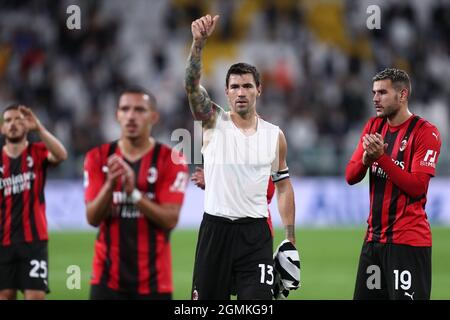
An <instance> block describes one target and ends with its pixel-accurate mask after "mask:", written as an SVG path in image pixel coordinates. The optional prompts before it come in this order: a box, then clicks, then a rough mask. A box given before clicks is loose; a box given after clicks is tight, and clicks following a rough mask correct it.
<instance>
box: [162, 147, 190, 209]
mask: <svg viewBox="0 0 450 320" xmlns="http://www.w3.org/2000/svg"><path fill="white" fill-rule="evenodd" d="M164 162H165V164H164V172H162V174H161V178H162V181H161V185H160V186H159V188H158V192H157V200H158V202H159V203H160V204H164V203H172V204H173V203H175V204H179V205H181V204H182V203H183V199H184V193H185V191H186V187H187V184H188V181H189V172H188V167H187V164H186V159H185V158H184V156H183V155H182V154H180V153H178V152H176V151H170V152H168V153H167V156H166V159H164Z"/></svg>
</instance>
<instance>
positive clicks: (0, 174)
mask: <svg viewBox="0 0 450 320" xmlns="http://www.w3.org/2000/svg"><path fill="white" fill-rule="evenodd" d="M47 156H48V150H47V148H46V146H45V144H44V143H42V142H38V143H31V142H30V143H29V144H28V146H27V147H26V148H25V150H24V151H23V152H22V154H21V155H19V156H18V157H16V158H11V157H9V156H8V155H7V154H6V152H5V150H4V149H3V148H2V156H1V157H0V206H1V207H0V244H1V245H2V246H8V245H11V244H16V243H23V242H28V243H29V242H33V241H40V240H48V233H47V219H46V216H45V197H44V185H45V179H46V171H47V166H48V161H47Z"/></svg>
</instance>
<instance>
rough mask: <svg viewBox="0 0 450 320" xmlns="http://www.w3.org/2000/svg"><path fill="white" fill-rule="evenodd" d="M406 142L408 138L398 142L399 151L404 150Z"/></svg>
mask: <svg viewBox="0 0 450 320" xmlns="http://www.w3.org/2000/svg"><path fill="white" fill-rule="evenodd" d="M407 144H408V140H406V139H404V140H403V141H402V142H401V143H400V151H405V149H406V145H407Z"/></svg>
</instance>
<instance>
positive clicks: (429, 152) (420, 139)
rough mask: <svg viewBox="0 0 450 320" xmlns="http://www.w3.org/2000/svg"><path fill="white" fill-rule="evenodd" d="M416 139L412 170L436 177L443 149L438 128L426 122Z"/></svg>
mask: <svg viewBox="0 0 450 320" xmlns="http://www.w3.org/2000/svg"><path fill="white" fill-rule="evenodd" d="M423 127H424V128H423V129H422V128H421V129H420V131H419V132H418V135H417V138H416V139H415V141H414V156H413V159H412V163H411V172H423V173H427V174H429V175H431V176H433V177H434V175H435V172H436V164H437V162H438V159H439V154H440V151H441V135H440V134H439V131H438V130H437V128H436V127H435V126H433V125H431V124H430V123H425V124H424V125H423Z"/></svg>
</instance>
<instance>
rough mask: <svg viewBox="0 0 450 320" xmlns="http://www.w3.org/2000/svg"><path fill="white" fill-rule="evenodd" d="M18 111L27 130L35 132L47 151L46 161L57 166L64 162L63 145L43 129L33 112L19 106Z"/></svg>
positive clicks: (65, 155) (65, 152)
mask: <svg viewBox="0 0 450 320" xmlns="http://www.w3.org/2000/svg"><path fill="white" fill-rule="evenodd" d="M19 111H20V113H22V115H23V117H24V118H25V120H26V123H27V126H28V129H29V130H30V131H33V130H34V131H37V132H38V134H39V137H40V138H41V140H42V142H43V143H44V144H45V146H46V147H47V149H48V151H49V152H48V156H47V159H48V161H49V162H51V163H53V164H57V163H60V162H62V161H64V160H66V159H67V151H66V148H64V146H63V144H62V143H61V142H60V141H59V140H58V139H57V138H56V137H55V136H54V135H52V134H51V133H50V132H49V131H48V130H47V129H46V128H45V127H44V125H43V124H42V123H41V121H39V119H38V118H37V117H36V115H35V114H34V113H33V111H31V109H30V108H27V107H25V106H20V107H19Z"/></svg>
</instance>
